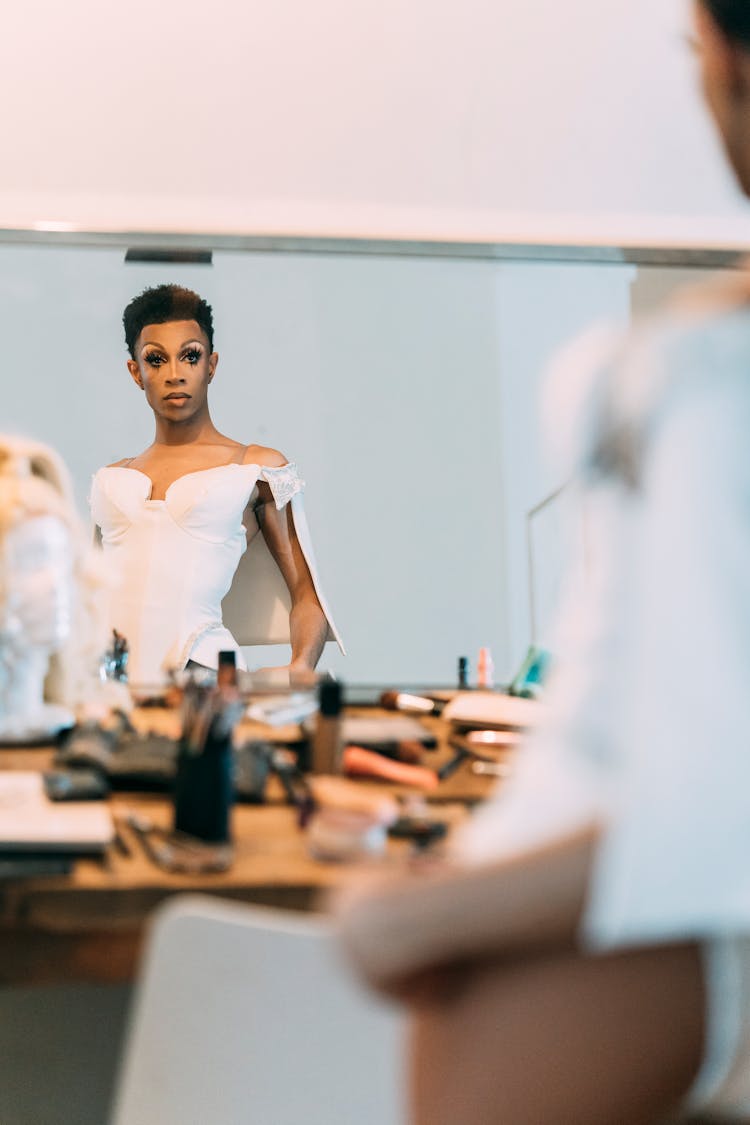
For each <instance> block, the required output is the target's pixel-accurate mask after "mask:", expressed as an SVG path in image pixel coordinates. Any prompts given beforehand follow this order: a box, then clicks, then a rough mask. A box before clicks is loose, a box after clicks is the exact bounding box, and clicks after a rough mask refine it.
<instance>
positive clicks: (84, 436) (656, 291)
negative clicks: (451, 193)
mask: <svg viewBox="0 0 750 1125" xmlns="http://www.w3.org/2000/svg"><path fill="white" fill-rule="evenodd" d="M50 238H51V236H50ZM220 241H221V240H219V242H220ZM126 245H127V244H126V241H125V236H121V237H118V238H110V239H109V240H107V239H106V238H105V239H102V240H101V241H100V242H97V241H96V240H95V236H91V241H90V242H89V243H87V244H83V245H81V244H66V243H64V242H54V241H49V242H39V243H9V242H0V297H1V299H0V328H1V329H2V340H3V367H4V379H3V386H4V404H3V405H4V418H3V428H4V429H7V430H9V431H19V432H22V433H25V434H28V435H32V436H34V437H36V438H39V439H40V440H42V441H46V442H49V443H50V444H52V445H53V446H54V447H55V448H56V449H58V450H59V451H60V453H61V454H62V455H63V457H64V458H65V460H66V462H67V464H68V466H69V468H70V470H71V472H72V474H73V477H74V481H75V485H76V490H77V495H78V500H79V503H80V505H81V507H82V508H85V503H86V496H87V491H88V484H89V481H90V478H91V474H92V473H93V472H94V471H95V470H96V469H97V468H98V467H99V466H100V465H103V464H105V463H107V462H111V461H114V460H117V459H119V458H121V457H126V456H133V455H135V454H136V453H138V452H140V450H142V449H143V448H144V447H145V446H146V445H147V444H148V443H149V442H150V441H151V439H152V422H151V414H150V411H149V410H148V407H147V405H146V404H145V402H144V400H143V397H142V394H141V393H140V392H139V391H138V389H137V388H136V387H135V386H134V384H133V382H132V380H131V379H130V377H129V375H128V373H127V370H126V368H125V360H126V351H125V345H124V340H123V333H122V327H121V320H120V318H121V314H122V309H123V308H124V306H125V305H126V303H127V302H128V300H129V299H130V298H131V297H132V296H133V295H135V294H136V293H138V292H140V291H141V290H142V289H143V288H145V287H146V286H149V285H155V284H159V283H161V282H165V281H174V282H177V283H179V284H183V285H187V286H189V287H191V288H193V289H195V290H197V291H198V292H199V293H201V295H203V296H204V297H206V299H207V300H208V301H209V302H210V303H211V304H212V305H213V309H214V318H215V325H216V349H217V351H218V352H219V356H220V362H219V367H218V370H217V375H216V379H215V380H214V384H213V387H212V397H211V404H212V414H213V417H214V420H215V422H216V424H217V426H218V427H219V429H221V430H223V431H224V432H226V433H228V434H229V435H230V436H231V437H233V438H236V439H237V440H240V441H243V442H246V443H249V442H260V443H263V444H268V445H273V446H276V447H277V448H279V449H281V450H282V451H283V452H284V453H285V454H286V455H287V456H288V457H289V458H290V459H293V460H295V461H297V462H298V464H299V466H300V470H301V472H302V475H303V477H304V478H305V479H306V481H307V491H306V508H307V512H308V518H309V521H310V527H311V531H312V536H313V542H314V545H315V550H316V554H317V557H318V563H319V568H320V573H321V576H322V579H323V584H324V588H325V590H326V593H327V595H328V597H329V599H330V602H331V605H332V609H333V612H334V615H335V617H336V621H337V624H338V625H339V628H340V629H341V632H342V634H343V637H344V640H345V643H346V645H347V648H348V650H349V656H348V657H347V658H342V657H341V656H340V654H339V653H338V651H337V650H335V649H334V647H333V646H328V649H327V651H326V653H325V654H324V656H323V658H322V661H321V666H322V667H328V668H330V669H332V670H333V671H335V672H336V673H337V674H339V675H341V677H342V678H344V679H346V680H348V681H349V682H352V683H373V684H378V683H382V684H388V683H409V682H411V683H422V684H427V683H440V684H451V683H454V682H455V678H456V662H457V658H458V657H459V656H462V655H465V656H468V657H469V659H470V661H471V664H472V666H473V664H474V662H475V658H476V653H477V650H478V649H479V647H480V646H483V645H488V646H490V647H491V649H492V651H493V655H494V658H495V666H496V669H497V674H498V678H499V679H501V680H502V679H507V678H510V676H511V674H512V672H513V670H514V668H515V667H516V666H517V665H518V664H519V663H520V661H521V659H522V657H523V655H524V652H525V648H526V645H527V643H528V640H529V637H530V620H529V592H528V557H527V544H526V517H527V513H528V511H529V510H530V509H531V508H532V507H533V506H534V505H535V504H537V503H538V502H539V501H540V500H541V499H542V498H543V497H544V496H545V495H547V494H548V493H549V492H550V491H552V490H553V489H554V488H555V487H556V486H557V485H558V484H559V483H560V482H559V481H556V480H555V479H554V474H552V473H551V472H550V470H549V468H548V467H547V465H546V463H545V457H544V450H543V449H542V443H541V441H540V438H539V434H538V429H537V423H536V413H535V412H536V400H537V392H538V387H539V384H540V380H541V377H542V372H543V371H544V369H545V366H546V364H547V362H548V360H549V358H550V356H551V355H552V354H553V353H554V352H555V350H556V349H557V348H558V347H559V346H560V344H561V343H562V342H564V341H565V340H567V339H569V338H570V337H571V336H572V335H574V334H575V333H577V332H579V331H580V330H582V329H583V328H585V327H586V326H587V325H589V324H590V323H591V322H592V321H594V320H597V319H600V318H602V317H606V318H608V319H614V320H616V321H618V322H619V323H626V322H627V321H628V320H629V318H630V316H631V313H632V310H633V309H634V308H635V309H637V310H638V311H641V310H642V308H644V307H649V306H650V305H651V304H652V303H653V302H654V301H655V300H656V299H657V297H661V296H662V295H663V294H664V293H665V292H667V291H668V290H669V289H670V288H671V287H672V286H673V285H674V284H676V283H677V282H682V281H683V280H684V279H685V278H686V277H695V275H696V272H697V271H696V269H695V268H694V265H695V262H694V261H690V262H688V263H687V264H688V265H689V266H690V268H684V266H685V263H684V262H683V261H680V260H678V261H677V262H676V263H675V264H672V265H668V266H664V267H657V266H654V265H639V264H638V263H634V262H632V261H626V260H624V257H625V256H624V255H623V254H621V253H620V254H618V253H617V252H613V253H612V255H610V258H609V260H606V258H605V260H600V261H597V260H596V258H597V257H602V256H601V255H596V254H588V255H587V254H586V253H585V252H583V253H581V254H579V255H578V260H572V261H565V260H543V258H542V257H541V255H540V252H539V251H538V250H537V251H536V253H534V255H533V257H529V258H528V259H527V260H512V258H511V256H510V255H508V256H506V257H502V255H498V254H497V253H494V254H493V253H491V249H492V248H489V249H487V251H486V253H485V254H484V255H475V256H473V257H472V256H468V255H467V256H462V251H461V248H460V247H457V248H455V249H454V251H453V252H452V253H451V251H450V248H447V249H446V248H444V249H443V256H439V255H438V253H437V252H436V251H435V249H434V248H432V250H430V248H429V247H422V248H421V249H420V248H419V247H413V246H412V247H411V248H410V249H409V250H408V252H406V253H404V252H403V250H402V252H396V251H395V250H394V248H393V247H390V249H391V252H390V253H378V252H376V251H377V246H375V247H374V248H373V247H372V246H371V247H370V248H369V250H368V252H359V253H351V252H347V250H348V249H350V248H347V247H346V245H345V244H336V243H335V241H333V240H332V241H331V242H330V243H329V244H328V245H326V246H323V245H322V244H320V243H318V244H315V248H314V249H313V250H312V251H308V250H306V249H305V247H304V246H303V245H299V244H298V245H297V247H296V249H293V250H290V249H289V248H288V247H286V248H282V250H283V252H280V250H279V248H275V249H269V250H266V251H259V250H258V249H257V248H251V249H243V248H242V247H241V246H239V244H238V246H239V248H229V247H228V246H226V245H225V246H224V247H221V248H219V249H214V251H213V255H212V262H211V264H185V263H178V262H168V263H165V262H160V263H144V262H130V261H126V260H125V250H126ZM360 250H361V248H360ZM464 252H465V251H464ZM515 252H516V253H518V248H515ZM205 256H206V257H209V258H210V257H211V255H205ZM556 256H557V257H558V259H559V258H562V257H564V256H565V255H564V254H563V253H562V252H561V251H559V248H558V253H557V255H556ZM553 257H554V255H553ZM574 257H575V256H574ZM678 257H679V256H678ZM695 257H696V258H697V260H698V261H699V263H702V264H708V265H710V264H712V263H710V262H708V261H707V257H706V256H705V255H704V256H703V257H701V256H700V255H696V256H695ZM709 257H710V256H709ZM534 258H535V259H536V260H534ZM587 258H588V259H589V260H586V259H587ZM553 566H554V564H553ZM269 659H271V660H274V661H275V660H277V659H278V660H279V661H285V660H286V659H287V657H286V656H285V655H284V653H283V652H282V653H278V654H276V655H273V654H269V653H265V654H261V655H260V656H257V655H254V654H251V655H250V661H251V663H254V664H255V665H257V664H259V663H265V662H267V661H268V660H269Z"/></svg>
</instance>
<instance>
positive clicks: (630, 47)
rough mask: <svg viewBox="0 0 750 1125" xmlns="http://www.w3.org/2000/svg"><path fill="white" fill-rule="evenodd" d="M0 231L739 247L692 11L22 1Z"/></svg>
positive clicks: (545, 3)
mask: <svg viewBox="0 0 750 1125" xmlns="http://www.w3.org/2000/svg"><path fill="white" fill-rule="evenodd" d="M6 7H7V9H8V10H7V11H4V13H3V16H4V20H3V35H2V38H1V39H0V100H1V101H2V104H3V106H4V107H5V112H4V113H3V116H2V122H0V151H1V152H2V154H3V177H2V188H1V190H0V227H2V226H8V225H20V226H28V225H31V224H33V223H34V222H38V221H50V220H56V221H63V222H64V221H67V222H72V223H78V224H79V225H83V226H99V227H104V228H124V229H138V228H151V229H201V230H236V231H240V230H242V231H255V232H258V231H269V230H270V231H278V232H290V231H292V232H294V231H302V232H308V233H310V232H312V233H315V232H322V233H356V234H399V235H403V236H407V237H408V236H411V237H417V236H419V235H425V236H429V235H432V236H435V237H439V236H443V237H449V238H450V237H453V238H456V237H478V238H482V237H488V238H495V239H497V238H502V237H513V236H515V237H529V238H554V237H561V238H563V240H565V239H568V240H573V241H575V240H576V239H577V238H580V237H583V236H584V235H588V236H589V237H593V238H597V237H601V238H604V240H605V241H606V240H609V241H612V240H614V241H619V240H625V239H630V240H633V239H634V240H636V241H637V240H639V239H640V240H654V239H655V240H657V241H659V240H662V241H664V240H676V241H683V242H687V243H691V242H701V241H706V240H708V241H711V240H714V241H722V240H728V241H733V242H739V241H743V240H744V241H745V242H750V220H748V216H747V212H746V210H745V208H744V204H742V203H741V201H740V199H739V196H738V194H737V191H736V189H735V188H734V185H733V184H732V182H731V180H730V177H729V174H728V173H727V172H726V171H725V169H724V168H723V165H722V162H721V160H720V159H719V154H718V146H717V144H716V142H715V140H714V139H713V137H712V135H711V133H710V130H709V127H708V124H707V121H706V119H705V116H704V113H703V109H702V107H701V105H700V100H699V97H698V94H697V91H696V81H695V75H694V70H695V63H694V60H693V59H692V58H691V57H690V54H689V51H688V49H687V48H686V46H685V44H684V42H683V38H682V37H683V33H684V32H685V30H686V29H687V27H688V25H689V8H690V4H689V0H659V2H658V3H656V4H655V3H654V2H653V0H607V2H606V3H602V0H567V2H566V3H564V4H561V3H560V2H559V0H524V2H523V3H521V2H519V0H354V2H352V0H347V2H344V0H315V2H314V3H300V0H275V2H274V3H273V4H269V3H265V2H261V0H245V2H243V3H240V2H239V0H214V2H213V3H212V4H210V5H207V4H205V2H203V0H200V2H199V0H160V3H158V4H153V3H150V2H147V0H130V2H129V3H128V4H121V5H102V4H100V3H99V2H98V0H68V2H67V3H65V4H59V3H57V0H37V2H36V3H34V4H26V5H24V4H14V5H12V6H6Z"/></svg>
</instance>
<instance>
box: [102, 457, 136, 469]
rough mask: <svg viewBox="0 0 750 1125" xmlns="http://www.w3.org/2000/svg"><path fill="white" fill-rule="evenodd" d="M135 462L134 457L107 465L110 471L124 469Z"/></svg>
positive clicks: (123, 458) (124, 458)
mask: <svg viewBox="0 0 750 1125" xmlns="http://www.w3.org/2000/svg"><path fill="white" fill-rule="evenodd" d="M133 460H135V458H133V457H122V458H121V459H120V460H119V461H113V462H112V464H111V465H107V466H106V468H108V469H124V468H125V466H126V465H129V464H130V462H131V461H133Z"/></svg>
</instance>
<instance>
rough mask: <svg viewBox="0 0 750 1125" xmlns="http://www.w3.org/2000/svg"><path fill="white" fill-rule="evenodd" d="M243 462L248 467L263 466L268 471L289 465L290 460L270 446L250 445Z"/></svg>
mask: <svg viewBox="0 0 750 1125" xmlns="http://www.w3.org/2000/svg"><path fill="white" fill-rule="evenodd" d="M242 460H243V463H244V464H246V465H261V466H262V467H263V468H266V469H280V468H281V467H282V466H283V465H286V464H288V460H289V459H288V458H287V457H285V456H284V454H283V453H280V452H279V450H278V449H272V448H271V446H269V445H248V447H247V448H246V450H245V455H244V457H243V458H242Z"/></svg>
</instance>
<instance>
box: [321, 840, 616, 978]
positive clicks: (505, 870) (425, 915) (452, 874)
mask: <svg viewBox="0 0 750 1125" xmlns="http://www.w3.org/2000/svg"><path fill="white" fill-rule="evenodd" d="M596 838H597V830H596V828H595V827H594V826H593V825H592V826H590V827H588V828H584V829H582V830H581V831H579V832H576V833H575V834H574V835H570V836H567V837H564V838H562V839H561V840H559V841H558V842H555V843H554V844H551V845H549V846H547V847H544V848H541V849H539V850H536V851H533V852H528V853H526V854H524V855H521V856H519V857H517V858H513V859H512V860H506V861H502V862H498V863H496V864H484V865H482V866H479V867H473V868H472V867H465V868H453V869H449V870H442V871H437V872H436V873H434V874H427V873H425V872H424V871H417V872H414V873H410V874H405V875H403V876H401V877H396V878H394V877H393V876H391V877H390V878H388V879H386V880H383V879H382V878H381V879H380V881H379V883H376V884H369V885H368V884H367V883H363V884H358V885H352V886H351V887H350V888H348V889H347V890H346V891H344V892H343V893H342V894H341V896H340V898H339V900H338V903H337V913H338V920H339V925H340V929H341V935H342V938H343V942H344V945H345V947H346V949H347V951H348V953H349V955H350V957H351V959H352V961H353V962H354V964H355V966H356V967H357V968H358V970H359V971H360V972H361V973H362V975H363V976H364V977H365V978H366V979H367V981H368V982H369V983H370V984H371V985H372V986H373V987H374V988H377V989H380V990H382V991H384V992H388V993H391V994H395V995H404V994H407V995H408V994H409V992H410V989H411V983H412V982H414V981H415V980H416V979H417V978H419V977H420V976H422V975H423V974H425V973H429V972H430V971H431V970H435V969H440V968H443V967H445V966H448V965H450V964H453V963H457V962H462V961H466V960H468V959H474V958H485V957H493V958H496V957H503V956H506V955H507V956H513V955H516V956H518V955H523V954H526V953H529V952H533V951H538V950H540V949H542V948H552V947H559V948H564V947H572V946H573V945H574V941H575V937H576V933H577V930H578V925H579V922H580V918H581V914H582V910H583V905H584V901H585V897H586V889H587V885H588V879H589V872H590V868H591V859H592V854H593V849H594V845H595V843H596Z"/></svg>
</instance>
